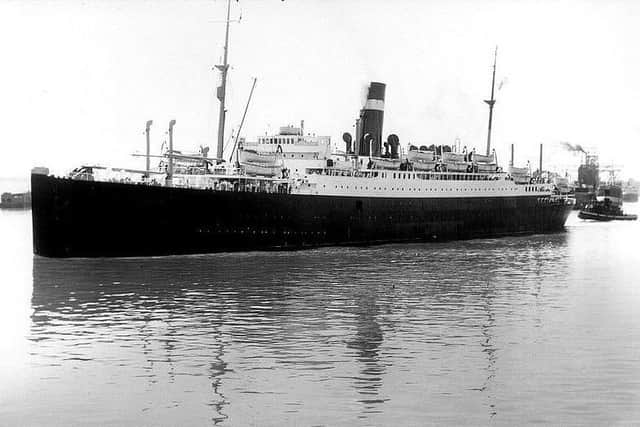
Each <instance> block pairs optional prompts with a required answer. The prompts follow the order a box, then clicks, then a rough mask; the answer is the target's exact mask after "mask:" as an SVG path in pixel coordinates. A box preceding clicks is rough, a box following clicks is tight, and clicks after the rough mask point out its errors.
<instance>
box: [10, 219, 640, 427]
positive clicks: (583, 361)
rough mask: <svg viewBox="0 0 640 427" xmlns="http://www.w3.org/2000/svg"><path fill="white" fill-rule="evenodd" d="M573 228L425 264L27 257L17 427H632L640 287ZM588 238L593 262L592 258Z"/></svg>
mask: <svg viewBox="0 0 640 427" xmlns="http://www.w3.org/2000/svg"><path fill="white" fill-rule="evenodd" d="M571 227H574V230H573V232H572V233H559V234H552V235H541V236H531V237H522V238H508V239H497V240H477V241H465V242H452V243H442V244H432V245H402V246H393V245H392V246H382V247H374V248H331V249H321V250H312V251H299V252H274V253H248V254H246V253H245V254H219V255H206V256H187V257H167V258H132V259H63V260H60V259H46V258H41V257H34V259H33V298H32V317H31V327H30V331H29V333H28V338H29V340H30V344H29V352H30V354H29V356H28V364H29V376H30V377H31V378H32V379H36V380H37V381H36V382H32V383H33V384H37V386H34V387H33V390H29V393H27V394H26V396H27V397H24V400H23V401H22V404H23V405H25V406H24V408H22V409H23V410H25V411H26V412H28V413H29V414H30V415H29V417H31V418H20V419H22V420H24V419H29V420H30V421H32V422H34V423H36V424H37V423H39V422H42V423H47V424H51V423H53V424H68V423H70V422H79V423H81V424H85V423H92V424H100V425H101V424H117V425H121V424H129V425H203V424H207V423H209V424H210V423H216V424H217V423H221V424H224V425H248V424H257V425H278V424H290V423H297V424H302V425H311V424H331V425H334V424H361V423H364V424H377V425H400V424H412V425H417V424H429V423H436V424H441V423H451V424H463V423H464V424H484V423H487V422H489V421H499V422H504V423H507V424H518V423H522V422H536V421H538V422H555V423H562V422H572V421H575V420H576V419H582V420H588V421H590V422H595V423H600V422H603V423H604V422H607V421H611V420H614V421H615V420H623V421H624V420H627V421H628V420H632V419H636V420H637V419H638V415H639V413H638V409H637V408H638V407H640V406H639V405H638V403H639V402H640V401H639V399H638V383H637V378H640V375H638V374H639V373H640V372H639V371H638V366H637V364H634V363H633V360H636V361H637V343H638V342H640V340H638V338H639V337H638V327H637V322H636V324H635V325H634V324H629V323H628V321H629V320H630V319H629V317H628V316H629V315H630V314H631V313H633V307H634V304H635V307H637V302H638V297H637V292H636V293H632V292H631V293H630V292H628V290H627V287H626V286H627V285H626V284H625V283H626V282H625V281H626V280H631V278H632V274H633V268H631V269H629V268H628V267H624V266H621V265H618V263H619V262H620V263H622V262H625V261H627V262H628V261H630V260H629V259H628V256H627V257H626V258H625V256H620V257H618V258H619V259H620V261H617V260H613V261H612V260H609V261H608V262H609V264H608V266H607V267H606V269H603V268H602V267H599V266H597V265H594V263H593V262H592V261H596V260H598V259H600V258H598V257H604V256H605V254H604V252H603V251H607V250H611V248H612V247H614V246H616V243H615V241H610V239H609V238H606V236H607V235H608V233H610V232H611V229H608V230H607V229H605V228H603V227H595V228H592V230H595V231H591V230H590V232H589V233H586V232H585V231H584V230H585V228H584V227H585V226H584V225H583V223H580V224H577V222H576V223H574V224H573V225H571ZM628 229H630V228H628ZM636 229H637V228H634V230H636ZM576 230H577V231H576ZM581 233H582V234H581ZM594 233H596V234H597V233H601V234H602V236H600V237H602V239H600V241H599V242H600V243H599V246H598V247H595V248H594V247H592V248H590V249H589V250H587V249H585V248H584V247H582V246H583V245H584V246H586V245H588V244H590V243H591V242H590V239H592V238H594ZM623 234H629V233H628V232H621V235H623ZM636 235H637V233H636ZM603 236H605V237H603ZM587 253H589V254H590V256H589V257H586V256H585V254H587ZM633 256H635V255H633ZM636 258H637V257H636ZM631 261H633V260H631ZM611 263H613V264H611ZM636 264H637V262H636ZM614 270H615V273H611V271H614ZM606 271H609V273H606ZM603 272H604V273H603ZM603 274H604V276H603ZM607 274H609V278H610V283H609V284H608V285H605V284H603V282H602V281H603V280H606V277H605V276H606V275H607ZM615 287H617V288H618V291H615V292H614V291H612V290H611V289H613V288H615ZM621 289H622V290H621ZM629 295H635V297H634V298H635V299H633V298H631V299H629V298H630V297H629ZM602 298H605V299H606V298H609V299H608V300H607V302H606V306H604V307H603V306H602V305H601V302H602ZM625 301H627V302H626V303H625ZM625 322H627V323H625ZM623 325H626V326H624V327H623ZM634 338H635V344H633V343H634ZM634 345H635V350H634V347H633V346H634ZM27 383H30V382H29V381H27ZM19 413H20V408H18V409H16V414H19ZM36 413H37V414H40V415H34V414H36ZM17 416H18V415H16V417H17ZM23 417H24V414H23ZM39 417H40V418H39ZM575 417H578V418H575ZM581 417H585V418H581Z"/></svg>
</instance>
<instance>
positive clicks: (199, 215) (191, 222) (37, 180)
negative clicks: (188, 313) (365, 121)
mask: <svg viewBox="0 0 640 427" xmlns="http://www.w3.org/2000/svg"><path fill="white" fill-rule="evenodd" d="M31 190H32V215H33V248H34V253H35V254H38V255H43V256H48V257H100V256H150V255H171V254H192V253H208V252H223V251H245V250H273V249H300V248H308V247H318V246H328V245H368V244H378V243H390V242H410V241H432V240H451V239H470V238H479V237H498V236H506V235H518V234H534V233H546V232H554V231H560V230H563V227H564V223H565V221H566V219H567V216H568V215H569V213H570V210H571V206H569V205H567V204H565V203H563V202H562V201H558V202H550V201H549V199H547V198H538V197H535V196H526V197H510V198H509V197H501V198H441V199H434V198H430V199H426V198H425V199H421V198H372V197H336V196H309V195H293V194H276V193H249V192H225V191H209V190H196V189H184V188H166V187H154V186H146V185H136V184H121V183H107V182H89V181H78V180H69V179H63V178H55V177H50V176H45V175H32V177H31Z"/></svg>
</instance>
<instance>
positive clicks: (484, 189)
mask: <svg viewBox="0 0 640 427" xmlns="http://www.w3.org/2000/svg"><path fill="white" fill-rule="evenodd" d="M322 187H323V188H326V185H323V186H322ZM334 188H336V189H338V186H337V185H334ZM339 188H340V189H341V190H344V189H345V186H344V185H340V186H339ZM346 189H347V190H349V189H350V188H349V186H348V185H347V186H346ZM353 189H354V190H367V191H368V190H369V187H359V188H358V187H353ZM371 189H372V190H374V191H387V188H386V187H385V188H382V187H372V188H371ZM463 190H464V191H479V192H482V191H491V190H492V189H491V188H464V189H460V188H456V189H455V191H458V192H459V191H463ZM495 190H496V191H509V189H508V188H496V189H495ZM391 191H405V189H404V188H400V187H397V188H395V187H391ZM407 191H420V189H419V188H408V189H407ZM422 191H431V192H437V191H438V189H437V188H423V189H422ZM440 191H450V192H453V191H454V189H453V188H448V189H447V188H441V189H440ZM527 191H528V190H527Z"/></svg>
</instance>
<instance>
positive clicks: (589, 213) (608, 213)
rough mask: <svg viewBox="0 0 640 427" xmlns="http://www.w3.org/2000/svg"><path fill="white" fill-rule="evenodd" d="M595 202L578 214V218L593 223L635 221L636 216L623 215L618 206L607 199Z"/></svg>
mask: <svg viewBox="0 0 640 427" xmlns="http://www.w3.org/2000/svg"><path fill="white" fill-rule="evenodd" d="M598 199H599V200H596V201H595V202H591V203H589V204H588V205H587V206H586V207H585V208H584V209H582V210H581V211H580V212H579V213H578V218H581V219H592V220H595V221H613V220H623V221H625V220H626V221H635V220H636V219H638V215H634V214H625V213H624V212H623V211H622V209H621V208H620V206H618V205H616V204H614V203H612V202H611V200H610V199H608V198H602V199H601V198H600V197H598Z"/></svg>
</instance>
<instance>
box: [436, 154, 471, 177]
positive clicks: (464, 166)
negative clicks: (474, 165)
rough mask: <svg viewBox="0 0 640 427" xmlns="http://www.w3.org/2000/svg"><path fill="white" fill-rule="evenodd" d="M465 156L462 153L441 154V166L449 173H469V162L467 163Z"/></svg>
mask: <svg viewBox="0 0 640 427" xmlns="http://www.w3.org/2000/svg"><path fill="white" fill-rule="evenodd" d="M465 157H466V154H463V153H452V152H446V151H445V152H444V153H442V164H443V165H444V168H445V170H447V171H450V172H469V171H470V169H471V162H467V161H466V159H465Z"/></svg>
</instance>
